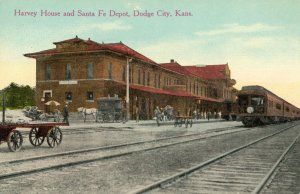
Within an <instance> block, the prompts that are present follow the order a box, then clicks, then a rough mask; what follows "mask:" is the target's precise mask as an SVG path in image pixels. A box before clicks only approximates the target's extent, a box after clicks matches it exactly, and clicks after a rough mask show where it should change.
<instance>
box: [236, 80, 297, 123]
mask: <svg viewBox="0 0 300 194" xmlns="http://www.w3.org/2000/svg"><path fill="white" fill-rule="evenodd" d="M237 97H238V100H237V101H238V105H239V108H238V117H239V120H241V121H242V122H243V124H244V125H245V126H249V127H252V126H256V125H261V124H270V123H278V122H286V121H291V120H295V119H299V118H300V109H299V108H297V107H296V106H294V105H292V104H290V103H288V102H287V101H285V100H284V99H282V98H280V97H279V96H277V95H275V94H274V93H272V92H271V91H269V90H267V89H265V88H264V87H262V86H257V85H255V86H244V87H242V89H241V90H240V91H239V92H238V93H237Z"/></svg>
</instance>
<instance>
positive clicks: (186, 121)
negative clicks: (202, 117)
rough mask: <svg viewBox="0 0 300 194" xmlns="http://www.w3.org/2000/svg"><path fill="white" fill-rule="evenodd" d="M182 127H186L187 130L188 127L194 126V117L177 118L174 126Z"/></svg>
mask: <svg viewBox="0 0 300 194" xmlns="http://www.w3.org/2000/svg"><path fill="white" fill-rule="evenodd" d="M182 125H185V127H186V128H188V126H190V127H192V126H193V117H192V116H176V117H175V119H174V126H175V127H177V126H178V127H181V126H182Z"/></svg>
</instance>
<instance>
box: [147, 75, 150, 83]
mask: <svg viewBox="0 0 300 194" xmlns="http://www.w3.org/2000/svg"><path fill="white" fill-rule="evenodd" d="M147 83H148V84H147V85H148V86H150V72H148V76H147Z"/></svg>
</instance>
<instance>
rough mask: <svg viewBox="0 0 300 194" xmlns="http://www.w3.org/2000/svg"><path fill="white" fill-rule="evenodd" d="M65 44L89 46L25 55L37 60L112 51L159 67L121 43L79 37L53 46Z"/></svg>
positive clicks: (55, 49)
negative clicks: (49, 56)
mask: <svg viewBox="0 0 300 194" xmlns="http://www.w3.org/2000/svg"><path fill="white" fill-rule="evenodd" d="M63 43H71V44H76V43H83V44H86V45H87V46H86V47H84V49H82V50H76V51H66V50H61V49H58V48H54V49H49V50H44V51H40V52H35V53H27V54H24V56H26V57H32V58H36V57H38V56H45V55H46V56H47V55H53V54H59V53H66V52H78V51H79V52H84V51H86V52H91V51H112V52H116V53H119V54H123V55H126V56H129V57H133V58H135V59H139V60H142V61H144V62H148V63H152V64H155V65H157V64H156V63H155V62H154V61H153V60H151V59H149V58H147V57H145V56H144V55H142V54H140V53H139V52H137V51H135V50H133V49H132V48H130V47H128V46H127V45H125V44H123V43H122V42H120V43H108V44H104V43H102V44H99V43H97V42H95V41H92V40H90V39H89V40H87V41H86V40H83V39H80V38H78V37H76V38H73V39H68V40H64V41H60V42H54V43H53V44H55V45H59V44H63Z"/></svg>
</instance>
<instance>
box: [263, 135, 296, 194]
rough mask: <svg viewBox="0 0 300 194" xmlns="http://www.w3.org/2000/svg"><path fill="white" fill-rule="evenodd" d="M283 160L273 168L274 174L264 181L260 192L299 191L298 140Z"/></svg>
mask: <svg viewBox="0 0 300 194" xmlns="http://www.w3.org/2000/svg"><path fill="white" fill-rule="evenodd" d="M290 152H291V153H290V154H288V155H287V156H286V157H285V158H284V160H283V161H282V162H281V163H280V164H279V165H278V166H277V168H276V169H275V170H274V174H273V175H272V176H271V177H270V179H269V180H268V181H267V182H266V184H265V187H264V188H263V189H262V190H261V193H266V194H273V193H285V194H293V193H300V184H299V175H300V168H299V164H300V140H299V139H298V141H297V142H296V143H295V145H294V147H293V149H292V150H291V151H290Z"/></svg>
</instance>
